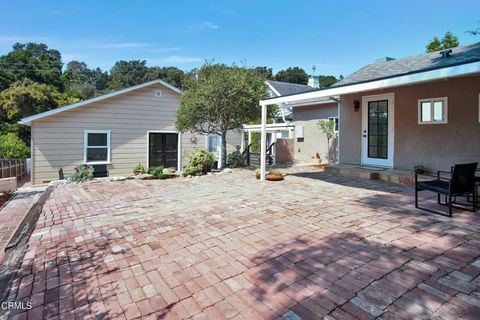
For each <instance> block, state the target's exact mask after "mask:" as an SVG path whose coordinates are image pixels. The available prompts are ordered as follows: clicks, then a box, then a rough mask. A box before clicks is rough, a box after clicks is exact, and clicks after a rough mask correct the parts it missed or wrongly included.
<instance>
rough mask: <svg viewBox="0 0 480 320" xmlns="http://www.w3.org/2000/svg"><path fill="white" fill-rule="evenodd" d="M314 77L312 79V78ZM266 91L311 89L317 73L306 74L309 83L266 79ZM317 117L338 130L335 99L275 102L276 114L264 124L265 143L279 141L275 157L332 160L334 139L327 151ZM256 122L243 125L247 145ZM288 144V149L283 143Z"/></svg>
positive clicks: (283, 93) (276, 94) (277, 94)
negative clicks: (276, 103) (333, 125)
mask: <svg viewBox="0 0 480 320" xmlns="http://www.w3.org/2000/svg"><path fill="white" fill-rule="evenodd" d="M315 80H316V81H315ZM265 84H266V86H267V92H268V93H269V95H270V97H272V98H276V97H282V96H290V95H295V94H298V93H305V92H311V91H315V90H317V88H318V76H317V77H314V76H310V77H309V85H303V84H295V83H288V82H282V81H273V80H266V81H265ZM319 120H330V121H335V123H336V129H337V131H338V106H337V103H336V101H334V100H327V101H321V102H320V103H314V104H311V103H305V104H302V103H300V104H298V103H282V104H279V110H278V113H277V116H276V117H275V118H274V119H273V122H274V123H273V124H267V145H270V144H271V143H274V142H277V141H278V142H280V141H279V139H282V140H283V141H282V145H283V147H282V149H278V150H276V151H277V152H276V153H277V158H282V159H287V158H291V159H292V160H293V161H294V162H296V163H318V160H317V158H316V155H319V156H320V158H321V161H322V162H323V163H326V162H328V160H329V159H330V162H335V161H336V157H337V156H336V154H337V149H336V147H337V143H336V142H337V139H336V138H334V139H333V140H332V141H331V147H330V149H331V150H328V149H329V148H328V147H329V146H328V143H327V137H326V136H325V134H324V133H323V132H322V131H321V130H320V128H319V127H318V124H317V123H318V121H319ZM260 129H261V127H260V125H247V126H244V130H245V131H247V132H248V144H250V142H251V133H252V132H260ZM285 143H287V144H292V146H291V148H287V147H284V144H285ZM287 149H288V150H293V152H292V155H291V157H283V156H281V155H279V153H283V152H286V150H287Z"/></svg>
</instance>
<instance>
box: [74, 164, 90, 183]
mask: <svg viewBox="0 0 480 320" xmlns="http://www.w3.org/2000/svg"><path fill="white" fill-rule="evenodd" d="M92 179H93V168H91V167H89V166H88V165H86V164H83V165H79V166H78V167H76V168H75V171H74V172H73V174H72V175H71V176H70V177H68V180H69V181H70V182H87V181H90V180H92Z"/></svg>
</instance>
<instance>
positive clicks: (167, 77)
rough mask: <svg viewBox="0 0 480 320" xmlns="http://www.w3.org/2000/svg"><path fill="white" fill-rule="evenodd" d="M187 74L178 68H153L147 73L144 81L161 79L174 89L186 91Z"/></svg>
mask: <svg viewBox="0 0 480 320" xmlns="http://www.w3.org/2000/svg"><path fill="white" fill-rule="evenodd" d="M184 78H185V72H183V71H182V70H180V69H178V68H176V67H151V68H148V69H147V71H146V73H145V78H144V81H150V80H156V79H160V80H163V81H165V82H167V83H169V84H171V85H172V86H174V87H177V88H179V89H184V85H183V80H184Z"/></svg>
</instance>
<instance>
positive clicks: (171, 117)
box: [20, 80, 241, 184]
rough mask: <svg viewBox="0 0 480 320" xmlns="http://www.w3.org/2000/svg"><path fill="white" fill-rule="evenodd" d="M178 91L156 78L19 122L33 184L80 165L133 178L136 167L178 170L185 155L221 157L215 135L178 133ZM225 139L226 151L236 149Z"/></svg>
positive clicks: (232, 138) (236, 141) (235, 139)
mask: <svg viewBox="0 0 480 320" xmlns="http://www.w3.org/2000/svg"><path fill="white" fill-rule="evenodd" d="M181 96H182V91H181V90H179V89H178V88H175V87H173V86H171V85H170V84H168V83H166V82H164V81H162V80H154V81H150V82H146V83H143V84H139V85H136V86H133V87H130V88H126V89H123V90H119V91H116V92H112V93H109V94H105V95H102V96H98V97H95V98H92V99H89V100H85V101H82V102H78V103H74V104H71V105H67V106H63V107H59V108H57V109H53V110H50V111H47V112H44V113H40V114H36V115H33V116H30V117H27V118H24V119H22V120H21V121H20V123H21V124H24V125H28V126H30V127H31V155H32V171H31V181H32V183H33V184H39V183H45V182H49V181H52V180H56V179H58V170H59V169H63V171H64V173H65V174H66V175H68V174H70V173H71V172H72V171H73V170H74V168H75V167H76V166H78V165H80V164H89V165H107V169H108V170H109V172H110V175H114V176H125V175H130V174H132V171H133V168H134V166H135V165H136V164H138V163H141V164H142V165H144V166H145V168H148V167H152V166H164V167H173V168H176V169H178V170H181V168H182V166H184V165H185V164H186V162H187V155H188V153H189V152H190V151H191V150H192V149H195V148H206V149H208V150H210V151H213V152H216V153H217V154H219V152H218V149H219V148H220V142H221V141H220V139H219V137H218V136H217V135H208V136H207V135H198V134H191V133H185V134H182V133H180V132H178V131H177V130H176V129H175V117H176V111H177V108H178V107H179V105H180V99H181ZM240 140H241V139H240V134H238V133H234V132H231V133H230V134H229V136H228V146H227V149H228V152H232V151H234V150H235V147H236V146H237V145H240Z"/></svg>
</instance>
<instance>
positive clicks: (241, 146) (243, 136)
mask: <svg viewBox="0 0 480 320" xmlns="http://www.w3.org/2000/svg"><path fill="white" fill-rule="evenodd" d="M241 137H242V140H240V152H243V151H244V150H245V130H243V129H242V131H241Z"/></svg>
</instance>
